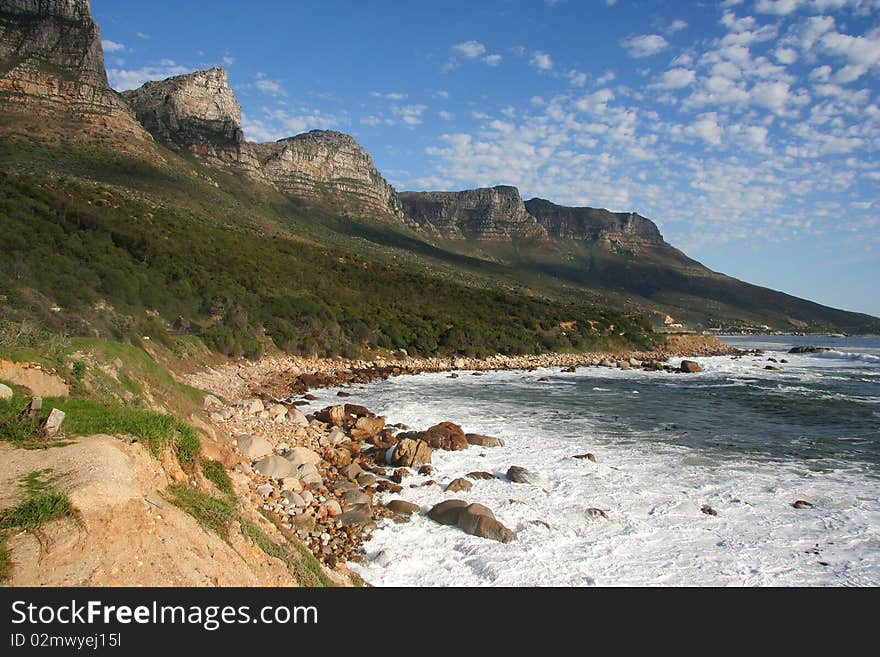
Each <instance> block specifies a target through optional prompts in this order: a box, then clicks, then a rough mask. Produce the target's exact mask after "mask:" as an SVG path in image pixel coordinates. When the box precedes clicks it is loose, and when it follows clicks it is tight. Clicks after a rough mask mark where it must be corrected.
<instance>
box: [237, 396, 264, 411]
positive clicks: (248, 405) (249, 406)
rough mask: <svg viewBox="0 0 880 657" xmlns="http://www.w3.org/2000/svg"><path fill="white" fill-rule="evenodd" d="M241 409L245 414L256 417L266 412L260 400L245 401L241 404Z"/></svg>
mask: <svg viewBox="0 0 880 657" xmlns="http://www.w3.org/2000/svg"><path fill="white" fill-rule="evenodd" d="M241 407H242V408H243V409H244V412H245V413H250V414H251V415H256V414H257V413H262V412H263V411H264V410H266V409H265V407H264V406H263V400H262V399H245V400H244V401H243V402H241Z"/></svg>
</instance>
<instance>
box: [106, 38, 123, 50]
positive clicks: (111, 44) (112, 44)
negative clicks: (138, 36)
mask: <svg viewBox="0 0 880 657" xmlns="http://www.w3.org/2000/svg"><path fill="white" fill-rule="evenodd" d="M101 47H102V48H104V52H125V50H126V47H125V45H124V44H121V43H118V42H116V41H111V40H110V39H102V40H101Z"/></svg>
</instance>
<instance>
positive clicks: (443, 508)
mask: <svg viewBox="0 0 880 657" xmlns="http://www.w3.org/2000/svg"><path fill="white" fill-rule="evenodd" d="M467 506H468V503H467V502H465V501H464V500H446V501H444V502H440V503H439V504H435V505H434V506H432V507H431V510H430V511H428V517H429V518H430V519H431V520H433V521H434V522H439V523H440V524H441V525H454V524H456V523H457V522H458V516H459V514H460V513H461V512H462V511H463V510H464V509H465V508H467Z"/></svg>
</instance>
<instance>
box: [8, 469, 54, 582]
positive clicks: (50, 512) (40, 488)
mask: <svg viewBox="0 0 880 657" xmlns="http://www.w3.org/2000/svg"><path fill="white" fill-rule="evenodd" d="M56 480H57V477H55V476H54V475H53V471H52V469H51V468H45V469H43V470H35V471H33V472H31V473H29V474H27V475H25V476H24V477H22V478H21V479H20V481H19V484H20V485H21V486H22V488H24V490H25V492H26V494H27V497H26V498H25V499H24V501H22V502H20V503H19V504H17V505H16V506H14V507H12V508H9V509H4V510H3V511H0V580H4V579H6V577H7V576H8V575H9V566H10V564H11V560H12V558H11V554H10V552H9V548H8V547H7V546H6V541H7V539H8V538H9V535H10V533H11V532H13V531H16V530H18V531H20V530H27V531H33V530H35V529H38V528H39V527H41V526H42V525H43V524H45V523H47V522H49V521H50V520H55V519H56V518H62V517H64V516H67V515H69V514H70V512H71V509H70V500H69V499H68V498H67V495H65V494H64V493H60V492H58V491H57V490H55V489H54V488H53V486H52V485H53V484H54V482H55V481H56Z"/></svg>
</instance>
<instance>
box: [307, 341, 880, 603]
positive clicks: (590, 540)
mask: <svg viewBox="0 0 880 657" xmlns="http://www.w3.org/2000/svg"><path fill="white" fill-rule="evenodd" d="M724 339H725V341H727V342H728V343H730V344H732V345H733V346H736V347H740V348H760V349H764V350H766V351H765V353H764V355H761V356H745V357H741V358H731V357H709V358H697V359H695V360H697V362H699V363H700V365H701V366H702V367H703V372H700V373H696V374H671V373H665V372H644V371H641V370H629V371H624V370H616V369H614V370H612V369H607V368H579V369H578V370H577V371H576V372H575V373H563V372H561V371H560V368H546V369H538V370H535V371H531V372H526V371H508V372H492V373H486V374H484V375H482V376H473V375H471V373H469V372H460V373H459V374H460V376H459V378H455V379H453V378H449V375H448V374H446V373H438V374H422V375H416V376H401V377H395V378H392V379H389V380H386V381H380V382H376V383H372V384H369V385H366V386H355V387H354V388H352V389H349V392H351V393H352V398H351V399H350V400H347V401H352V402H356V403H360V404H364V405H365V406H367V407H368V408H370V409H371V410H373V411H375V412H377V413H379V414H381V415H384V416H386V418H387V419H388V421H389V422H403V423H406V424H407V425H410V426H411V427H412V428H417V429H425V428H427V427H428V426H430V425H432V424H435V423H437V422H441V421H444V420H451V421H453V422H456V423H458V424H461V425H462V426H463V428H464V430H465V431H467V432H473V433H482V434H487V435H491V436H497V437H500V438H503V439H504V440H505V441H506V445H505V446H504V447H500V448H492V449H488V448H480V447H470V448H469V449H467V450H464V451H461V452H443V451H436V450H435V451H434V460H433V465H434V468H435V471H434V474H433V475H431V477H430V478H431V479H435V480H436V481H437V482H438V483H439V486H436V485H431V486H420V484H422V483H424V482H425V481H426V480H427V479H428V477H426V476H417V475H413V476H412V477H410V478H408V479H406V480H404V490H403V491H402V492H401V493H400V494H398V495H387V494H386V495H384V496H382V495H380V496H379V498H378V499H379V500H390V499H394V498H395V497H399V498H403V499H406V500H409V501H412V502H415V503H417V504H419V505H421V507H422V509H423V511H426V510H427V509H429V508H430V507H431V506H432V505H434V504H436V503H438V502H441V501H442V500H444V499H452V498H460V499H465V500H467V501H472V502H480V503H482V504H485V505H486V506H488V507H489V508H491V509H492V510H493V511H494V513H495V516H496V517H497V518H498V519H499V520H500V521H501V522H503V523H504V524H505V525H506V526H508V527H509V528H511V529H513V530H514V531H515V532H516V533H517V537H516V539H515V540H514V541H512V542H510V543H506V544H502V543H498V542H495V541H491V540H487V539H483V538H478V537H475V536H470V535H468V534H465V533H464V532H462V531H461V530H459V529H458V528H456V527H449V526H444V525H440V524H437V523H435V522H433V521H431V520H430V519H428V518H427V517H426V516H424V515H417V516H414V517H413V519H412V520H411V521H409V522H406V523H397V522H394V521H391V520H383V521H381V522H380V524H379V528H378V529H377V530H376V531H374V532H373V534H372V536H371V538H370V539H369V540H368V541H367V542H366V543H365V545H364V548H365V552H366V556H365V561H363V562H361V563H351V564H349V565H350V567H351V568H352V569H353V570H355V571H356V572H358V573H359V574H360V575H362V576H363V577H364V578H365V579H366V580H367V581H369V582H370V583H371V584H373V585H377V586H383V585H386V586H547V585H557V586H585V585H600V586H620V585H686V586H687V585H735V586H743V585H744V586H758V585H760V586H764V585H808V586H814V585H855V586H876V585H878V584H880V339H878V338H850V339H840V338H816V337H812V338H791V337H741V338H740V337H737V338H724ZM810 343H812V344H820V345H823V346H829V347H832V348H833V351H829V352H825V353H821V354H803V355H794V354H788V353H787V351H788V349H789V348H790V347H791V346H792V345H795V344H810ZM769 358H775V359H776V360H777V361H781V360H783V359H785V360H787V361H788V362H786V363H780V362H776V363H774V362H772V361H770V360H768V359H769ZM679 360H680V359H674V360H672V361H670V362H671V363H672V364H676V363H677V362H678V361H679ZM768 365H769V366H771V367H779V368H781V369H780V370H778V371H776V370H768V369H765V367H766V366H768ZM542 377H548V378H549V381H546V382H542V381H539V379H540V378H542ZM335 392H336V390H335V389H333V390H325V391H320V392H319V400H318V401H317V402H313V404H322V403H327V404H330V403H338V401H337V398H336V396H335ZM315 407H318V406H315ZM585 452H591V453H593V454H594V455H595V456H596V458H597V461H598V462H597V463H593V462H591V461H589V460H579V459H574V458H572V457H573V456H574V455H576V454H583V453H585ZM511 465H518V466H522V467H525V468H527V469H528V470H531V471H532V472H534V473H536V475H537V476H538V477H539V480H538V481H537V483H534V484H516V483H511V482H509V481H507V480H506V478H505V476H504V475H505V473H506V471H507V469H508V467H510V466H511ZM477 470H479V471H488V472H490V473H492V474H494V475H496V476H497V477H498V478H497V479H493V480H478V481H474V482H473V484H474V486H473V489H472V490H471V491H470V492H467V493H446V492H444V490H443V489H444V488H445V485H446V484H447V483H448V482H449V481H451V480H452V479H454V478H456V477H462V476H464V475H465V474H467V473H468V472H472V471H477ZM411 484H414V485H415V486H414V487H409V486H410V485H411ZM796 500H806V501H808V502H810V503H811V504H813V507H812V508H806V509H796V508H794V507H793V506H792V503H793V502H795V501H796ZM704 506H708V507H711V508H712V509H713V510H714V511H716V512H717V515H708V514H706V513H704V512H703V511H702V510H701V509H702V507H704ZM591 508H598V509H602V510H603V511H605V512H606V514H607V519H606V518H602V517H601V516H599V517H595V516H594V515H592V514H590V513H589V512H588V509H591Z"/></svg>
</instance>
